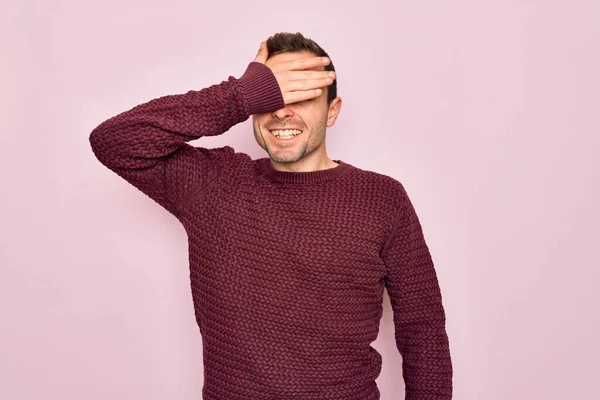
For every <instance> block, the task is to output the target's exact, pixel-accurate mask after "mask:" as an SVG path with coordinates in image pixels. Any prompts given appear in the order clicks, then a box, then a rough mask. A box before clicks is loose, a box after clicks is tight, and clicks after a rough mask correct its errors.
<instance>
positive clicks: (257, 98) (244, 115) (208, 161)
mask: <svg viewBox="0 0 600 400" xmlns="http://www.w3.org/2000/svg"><path fill="white" fill-rule="evenodd" d="M283 106H284V101H283V96H282V94H281V89H280V88H279V85H278V83H277V80H276V79H275V76H274V75H273V73H272V71H271V70H270V68H269V67H267V66H266V65H264V64H261V63H257V62H251V63H250V64H249V65H248V68H247V69H246V71H245V72H244V74H243V75H242V76H241V77H240V78H239V79H236V78H234V77H233V76H230V77H229V79H228V80H227V81H223V82H221V83H220V84H216V85H212V86H210V87H207V88H204V89H202V90H199V91H193V90H192V91H189V92H187V93H185V94H176V95H168V96H164V97H160V98H156V99H153V100H151V101H149V102H147V103H144V104H140V105H138V106H136V107H134V108H132V109H131V110H129V111H125V112H123V113H121V114H119V115H116V116H114V117H112V118H110V119H108V120H106V121H104V122H103V123H102V124H100V125H99V126H98V127H97V128H95V129H94V130H93V131H92V132H91V134H90V137H89V140H90V145H91V147H92V151H93V153H94V154H95V156H96V158H97V159H98V160H99V161H100V162H101V163H102V164H104V165H105V166H106V167H108V168H109V169H111V170H112V171H114V172H115V173H116V174H118V175H119V176H121V177H122V178H124V179H125V180H126V181H128V182H129V183H131V184H132V185H133V186H135V187H137V188H138V189H139V190H141V191H142V192H143V193H145V194H146V195H148V196H149V197H150V198H152V199H153V200H155V201H156V202H157V203H159V204H160V205H161V206H163V207H164V208H165V209H167V210H168V211H169V212H171V213H172V214H174V215H175V216H177V215H178V212H179V210H180V208H181V207H182V206H183V205H184V204H185V201H186V200H187V199H188V198H189V197H190V196H192V195H193V194H195V193H197V192H198V191H200V190H202V189H203V188H205V187H206V186H207V185H208V184H209V183H210V182H211V181H212V180H213V179H214V178H215V177H216V176H217V175H218V174H219V172H220V170H221V168H222V167H223V165H224V164H225V163H226V162H227V160H228V159H229V158H230V157H231V156H232V155H233V153H234V151H233V149H232V148H231V147H229V146H225V147H221V148H213V149H207V148H203V147H193V146H191V145H189V144H187V143H186V142H188V141H191V140H195V139H198V138H200V137H203V136H214V135H219V134H222V133H224V132H226V131H227V130H229V129H230V128H231V127H232V126H234V125H236V124H238V123H240V122H243V121H245V120H246V119H248V117H249V116H250V115H252V114H257V113H263V112H270V111H275V110H277V109H279V108H282V107H283Z"/></svg>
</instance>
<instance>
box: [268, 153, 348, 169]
mask: <svg viewBox="0 0 600 400" xmlns="http://www.w3.org/2000/svg"><path fill="white" fill-rule="evenodd" d="M270 161H271V166H272V167H273V169H274V170H277V171H286V172H312V171H321V170H324V169H330V168H335V167H337V166H338V163H336V162H335V161H333V160H332V159H331V158H329V156H327V154H323V155H319V154H316V153H313V154H312V157H311V155H309V156H306V157H302V158H301V159H300V160H298V161H296V162H293V163H281V162H277V161H274V160H272V159H271V160H270Z"/></svg>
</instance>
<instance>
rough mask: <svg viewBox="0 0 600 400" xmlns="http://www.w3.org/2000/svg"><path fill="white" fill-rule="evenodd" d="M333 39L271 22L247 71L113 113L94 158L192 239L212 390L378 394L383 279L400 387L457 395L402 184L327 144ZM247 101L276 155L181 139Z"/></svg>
mask: <svg viewBox="0 0 600 400" xmlns="http://www.w3.org/2000/svg"><path fill="white" fill-rule="evenodd" d="M336 90H337V86H336V83H335V70H334V68H333V64H332V63H331V61H330V60H329V58H328V55H327V53H326V52H325V51H324V50H323V49H322V48H321V47H320V46H318V45H317V44H316V43H315V42H314V41H312V40H310V39H307V38H305V37H304V36H303V35H301V34H299V33H298V34H288V33H280V34H276V35H274V36H272V37H271V38H269V39H268V41H267V42H266V43H263V44H261V48H260V50H259V52H258V54H257V56H256V58H255V60H254V61H253V62H251V63H250V64H249V66H248V68H247V70H246V71H245V73H244V74H243V75H242V76H241V77H240V78H239V79H236V78H234V77H232V76H230V77H229V79H228V80H227V81H223V82H221V83H220V84H216V85H213V86H210V87H207V88H205V89H202V90H200V91H189V92H187V93H185V94H179V95H171V96H165V97H161V98H158V99H154V100H151V101H150V102H148V103H145V104H141V105H138V106H137V107H135V108H133V109H131V110H129V111H127V112H124V113H122V114H119V115H117V116H115V117H113V118H111V119H109V120H107V121H105V122H103V123H102V124H101V125H100V126H98V127H97V128H96V129H95V130H94V131H93V132H92V133H91V135H90V142H91V145H92V149H93V151H94V153H95V155H96V157H97V158H98V159H99V160H100V161H101V162H102V163H103V164H104V165H106V166H107V167H108V168H110V169H111V170H113V171H114V172H116V173H117V174H118V175H120V176H121V177H123V178H124V179H126V180H127V181H128V182H130V183H131V184H132V185H134V186H136V187H137V188H138V189H140V190H141V191H142V192H144V193H145V194H147V195H148V196H150V197H151V198H152V199H154V200H155V201H157V202H158V203H159V204H160V205H162V206H163V207H164V208H165V209H167V210H168V211H169V212H170V213H172V214H173V215H174V216H176V217H177V218H178V219H179V221H181V223H182V224H183V226H184V227H185V229H186V231H187V233H188V238H189V260H190V280H191V288H192V298H193V302H194V308H195V315H196V320H197V322H198V326H199V329H200V333H201V335H202V338H203V355H204V356H203V359H204V386H203V389H202V393H203V398H204V399H205V400H213V399H219V400H253V399H257V400H258V399H276V400H292V399H298V400H300V399H301V400H312V399H339V400H342V399H344V400H371V399H373V400H375V399H379V397H380V394H379V390H378V389H377V385H376V382H375V379H376V378H377V377H378V376H379V373H380V371H381V361H382V359H381V355H380V354H379V353H378V352H377V351H376V350H375V349H374V348H373V347H371V346H370V344H371V343H372V342H373V341H374V340H375V339H376V338H377V334H378V330H379V321H380V318H381V314H382V302H383V289H384V287H387V290H388V293H389V296H390V299H391V304H392V308H393V312H394V324H395V332H396V336H395V337H396V343H397V347H398V349H399V351H400V353H401V355H402V357H403V376H404V380H405V383H406V399H408V400H417V399H418V400H422V399H423V400H424V399H450V398H451V397H452V366H451V360H450V353H449V346H448V337H447V334H446V330H445V314H444V309H443V306H442V299H441V294H440V289H439V286H438V281H437V278H436V273H435V270H434V267H433V263H432V260H431V256H430V253H429V251H428V248H427V245H426V243H425V240H424V237H423V233H422V230H421V226H420V224H419V220H418V218H417V215H416V213H415V210H414V208H413V206H412V205H411V202H410V200H409V198H408V196H407V194H406V191H405V190H404V188H403V186H402V185H401V184H400V183H399V182H398V181H396V180H394V179H392V178H391V177H388V176H385V175H381V174H377V173H374V172H369V171H365V170H362V169H360V168H358V167H355V166H353V165H351V164H349V163H346V162H344V161H342V160H336V161H334V160H331V159H330V158H329V157H328V155H327V151H326V147H325V132H326V128H327V127H331V126H333V125H334V123H335V121H336V119H337V117H338V115H339V112H340V110H341V106H342V99H341V98H340V97H338V96H337V94H336ZM250 116H252V122H253V129H254V136H255V138H256V140H257V142H258V144H259V145H260V146H261V147H262V148H263V149H265V151H266V152H267V153H268V155H269V157H268V158H267V157H265V158H262V159H258V160H252V159H251V158H250V157H249V156H248V155H247V154H244V153H240V152H236V151H235V150H234V149H233V148H231V147H229V146H225V147H220V148H212V149H207V148H203V147H194V146H191V145H189V144H188V143H187V142H188V141H191V140H194V139H198V138H201V137H203V136H211V135H219V134H222V133H224V132H226V131H227V130H229V129H230V128H231V127H232V126H234V125H236V124H238V123H240V122H242V121H245V120H246V119H248V117H250Z"/></svg>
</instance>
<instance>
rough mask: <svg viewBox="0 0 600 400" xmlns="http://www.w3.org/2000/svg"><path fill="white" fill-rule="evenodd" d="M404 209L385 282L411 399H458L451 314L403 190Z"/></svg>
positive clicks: (386, 251)
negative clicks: (449, 322) (449, 324)
mask: <svg viewBox="0 0 600 400" xmlns="http://www.w3.org/2000/svg"><path fill="white" fill-rule="evenodd" d="M400 192H401V196H402V199H401V204H402V205H401V207H400V209H399V210H398V214H397V216H396V218H395V220H394V223H393V225H392V227H391V230H390V232H389V236H388V238H387V240H386V242H385V244H384V248H383V250H382V259H383V261H384V263H385V265H386V268H387V273H386V277H385V284H386V287H387V290H388V293H389V296H390V301H391V304H392V309H393V313H394V326H395V337H396V346H397V347H398V350H399V351H400V354H401V355H402V360H403V364H402V371H403V376H404V382H405V386H406V400H448V399H451V398H452V362H451V358H450V349H449V343H448V336H447V334H446V328H445V322H446V317H445V312H444V308H443V306H442V296H441V292H440V288H439V285H438V280H437V276H436V272H435V269H434V265H433V261H432V258H431V255H430V252H429V249H428V247H427V244H426V243H425V239H424V237H423V232H422V228H421V224H420V223H419V219H418V217H417V214H416V212H415V209H414V208H413V205H412V204H411V201H410V199H409V197H408V195H407V193H406V191H405V190H404V188H401V190H400Z"/></svg>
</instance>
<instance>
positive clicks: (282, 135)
mask: <svg viewBox="0 0 600 400" xmlns="http://www.w3.org/2000/svg"><path fill="white" fill-rule="evenodd" d="M269 132H271V134H272V135H273V136H275V137H276V138H278V139H287V140H289V139H292V138H294V137H296V136H298V135H299V134H301V133H302V131H301V130H300V129H270V130H269Z"/></svg>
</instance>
